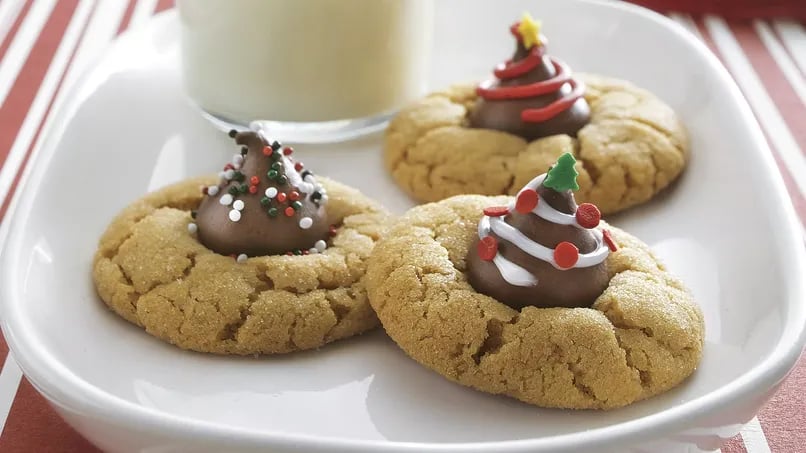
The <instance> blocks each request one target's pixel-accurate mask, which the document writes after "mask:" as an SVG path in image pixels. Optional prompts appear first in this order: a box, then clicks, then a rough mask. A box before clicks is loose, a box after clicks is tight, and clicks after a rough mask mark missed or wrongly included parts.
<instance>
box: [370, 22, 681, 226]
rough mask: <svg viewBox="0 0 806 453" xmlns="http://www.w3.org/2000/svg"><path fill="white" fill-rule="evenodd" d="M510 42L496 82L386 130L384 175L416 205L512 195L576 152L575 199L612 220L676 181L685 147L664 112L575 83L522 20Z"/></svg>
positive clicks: (449, 95) (605, 85)
mask: <svg viewBox="0 0 806 453" xmlns="http://www.w3.org/2000/svg"><path fill="white" fill-rule="evenodd" d="M510 33H512V35H513V36H514V38H515V43H516V46H515V52H514V54H513V55H512V56H511V57H510V58H509V59H507V60H506V61H505V62H504V63H501V64H499V65H498V66H496V67H495V69H494V70H493V74H494V78H493V79H491V80H487V81H484V82H482V83H480V84H477V85H457V86H454V87H451V88H449V89H447V90H446V91H442V92H437V93H433V94H431V95H430V96H428V97H426V98H425V99H422V100H419V101H417V102H414V103H413V104H411V105H409V106H408V107H405V108H404V109H403V110H402V111H401V112H400V113H399V114H398V115H397V116H396V117H395V118H394V119H393V120H392V122H391V123H390V125H389V128H388V129H387V131H386V137H385V142H386V144H385V160H386V166H387V168H388V170H389V171H390V172H391V174H392V176H393V178H394V179H395V181H397V183H398V184H399V185H400V186H401V187H402V188H403V189H404V190H406V191H407V192H408V193H409V194H410V195H411V196H412V197H414V198H415V199H417V200H419V201H424V202H428V201H437V200H441V199H443V198H447V197H450V196H452V195H459V194H482V195H503V194H514V193H515V192H516V191H517V190H518V188H519V187H521V186H522V185H523V184H524V183H525V182H526V181H528V180H529V179H531V178H532V176H533V175H536V174H539V173H543V172H545V171H546V170H547V169H548V167H549V165H550V164H551V163H552V162H554V161H555V160H556V159H557V157H559V156H560V155H562V154H564V153H572V154H573V155H574V157H576V159H577V162H578V164H577V165H578V168H577V170H578V171H579V172H580V174H581V177H580V182H579V185H580V191H579V193H578V194H577V198H578V199H579V201H582V202H591V203H595V204H596V205H598V206H599V208H600V209H601V210H602V212H603V213H605V214H608V213H613V212H617V211H620V210H623V209H626V208H629V207H631V206H635V205H637V204H640V203H644V202H646V201H648V200H649V199H651V198H652V197H653V196H654V195H656V194H657V193H658V192H659V191H661V190H662V189H664V188H665V187H667V186H668V185H669V184H670V183H671V182H672V181H673V180H674V179H675V178H677V177H678V175H680V172H681V171H682V170H683V167H684V166H685V165H686V160H687V159H688V146H689V145H688V138H687V134H686V131H685V128H684V127H683V125H682V123H681V122H680V120H679V118H678V117H677V115H676V114H675V113H674V111H673V110H672V109H671V108H670V107H669V106H668V105H666V104H665V103H664V102H663V101H661V100H660V99H658V98H657V97H656V96H654V95H653V94H652V93H650V92H648V91H646V90H643V89H641V88H638V87H636V86H634V85H632V84H630V83H628V82H624V81H621V80H617V79H612V78H607V77H601V76H595V75H587V76H586V75H582V76H579V77H576V76H574V75H573V74H572V72H571V69H570V68H569V67H568V65H566V64H565V63H564V62H563V61H561V60H559V59H557V58H554V57H553V56H550V55H548V53H547V50H546V49H547V46H546V43H547V40H546V38H545V37H544V36H543V35H542V34H541V33H540V23H539V22H537V21H534V20H533V19H532V18H531V16H529V15H528V14H525V15H524V17H523V19H522V20H521V21H519V22H516V23H514V24H513V25H512V26H511V27H510Z"/></svg>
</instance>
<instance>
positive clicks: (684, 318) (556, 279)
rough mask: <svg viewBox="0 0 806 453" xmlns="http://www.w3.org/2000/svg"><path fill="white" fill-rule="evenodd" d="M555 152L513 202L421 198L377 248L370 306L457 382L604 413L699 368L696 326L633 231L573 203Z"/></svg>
mask: <svg viewBox="0 0 806 453" xmlns="http://www.w3.org/2000/svg"><path fill="white" fill-rule="evenodd" d="M573 168H574V162H573V159H571V156H570V154H566V155H565V157H564V158H561V159H560V161H559V162H558V164H557V165H556V166H554V167H552V169H551V170H550V171H549V173H548V175H542V176H540V177H538V178H534V179H533V180H532V181H530V182H529V183H527V184H526V185H525V187H524V188H522V189H521V190H520V191H519V192H518V196H517V197H516V198H514V199H513V198H509V197H504V196H498V197H486V196H479V195H462V196H455V197H451V198H448V199H446V200H443V201H440V202H435V203H430V204H426V205H422V206H418V207H416V208H414V209H412V210H410V211H409V212H408V213H406V214H405V215H404V216H403V217H402V218H401V219H400V220H398V221H397V222H396V223H395V224H394V225H393V226H392V227H391V228H390V230H389V232H388V234H387V235H386V236H385V237H384V238H383V239H382V240H381V241H380V242H379V243H378V244H377V245H376V247H375V250H374V252H373V254H372V256H371V258H370V262H369V266H368V270H367V289H368V293H369V299H370V302H371V304H372V307H373V308H374V309H375V311H376V312H377V314H378V317H379V318H380V320H381V323H382V324H383V327H384V329H385V330H386V332H387V333H388V334H389V336H390V337H392V339H394V341H395V342H396V343H397V344H398V345H399V346H400V347H401V348H402V349H403V350H404V351H405V352H406V354H408V355H409V356H411V357H412V358H413V359H414V360H416V361H418V362H419V363H421V364H423V365H425V366H426V367H428V368H430V369H432V370H434V371H436V372H437V373H439V374H441V375H443V376H445V377H447V378H448V379H450V380H452V381H455V382H458V383H460V384H463V385H466V386H469V387H473V388H476V389H478V390H481V391H485V392H489V393H494V394H504V395H508V396H511V397H514V398H517V399H519V400H522V401H524V402H527V403H530V404H534V405H538V406H543V407H555V408H571V409H611V408H616V407H621V406H625V405H628V404H631V403H633V402H636V401H639V400H642V399H645V398H648V397H651V396H653V395H657V394H659V393H662V392H665V391H667V390H669V389H671V388H672V387H674V386H676V385H678V384H679V383H680V382H682V381H683V380H684V379H685V378H686V377H688V376H689V375H690V374H691V373H692V372H693V371H694V370H695V368H696V367H697V364H698V363H699V361H700V358H701V356H702V349H703V341H704V321H703V316H702V313H701V311H700V309H699V307H698V306H697V305H696V303H695V302H694V300H693V299H692V296H691V294H690V293H689V291H688V290H687V289H686V288H685V287H684V286H683V284H682V283H681V282H680V281H679V280H677V279H676V278H675V277H673V276H671V275H670V274H669V273H668V272H667V271H666V269H665V268H664V266H663V265H662V264H661V263H660V262H659V260H658V259H657V258H656V257H655V256H654V255H653V253H652V252H651V251H650V250H649V248H648V247H647V246H646V245H645V244H643V243H641V242H640V241H639V240H638V239H636V238H635V237H633V236H631V235H629V234H627V233H625V232H623V231H621V230H619V229H617V228H614V227H612V226H609V225H607V224H606V223H605V222H603V221H601V219H600V213H599V212H598V210H597V209H596V208H595V206H594V205H590V204H581V205H579V206H577V205H576V203H575V201H574V199H573V195H572V191H573V184H574V178H575V177H576V175H575V174H574V172H573Z"/></svg>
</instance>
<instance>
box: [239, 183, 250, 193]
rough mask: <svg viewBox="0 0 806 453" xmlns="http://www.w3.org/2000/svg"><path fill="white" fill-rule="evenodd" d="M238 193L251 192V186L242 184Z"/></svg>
mask: <svg viewBox="0 0 806 453" xmlns="http://www.w3.org/2000/svg"><path fill="white" fill-rule="evenodd" d="M238 191H240V192H241V193H246V192H248V191H249V185H248V184H241V186H240V187H238Z"/></svg>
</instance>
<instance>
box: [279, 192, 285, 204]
mask: <svg viewBox="0 0 806 453" xmlns="http://www.w3.org/2000/svg"><path fill="white" fill-rule="evenodd" d="M286 197H287V195H286V194H285V192H280V193H278V194H277V202H278V203H285V199H286Z"/></svg>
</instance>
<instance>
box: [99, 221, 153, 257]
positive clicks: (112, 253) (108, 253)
mask: <svg viewBox="0 0 806 453" xmlns="http://www.w3.org/2000/svg"><path fill="white" fill-rule="evenodd" d="M153 212H154V211H153V210H151V211H149V212H147V213H143V214H142V215H138V216H135V217H133V218H132V222H131V224H130V225H129V226H128V227H127V233H126V235H125V236H123V238H121V239H120V240H118V241H117V244H115V245H114V246H113V247H109V249H108V250H104V251H102V252H101V256H103V257H104V258H107V259H109V260H114V259H115V258H117V256H118V253H120V248H121V247H123V244H125V243H126V242H127V241H128V240H129V239H131V237H132V236H134V229H135V228H136V227H137V225H139V224H140V222H142V221H143V220H145V219H146V217H148V216H150V215H151V214H152V213H153Z"/></svg>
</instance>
